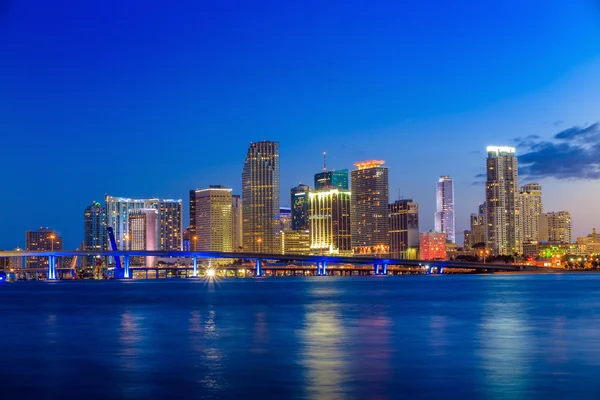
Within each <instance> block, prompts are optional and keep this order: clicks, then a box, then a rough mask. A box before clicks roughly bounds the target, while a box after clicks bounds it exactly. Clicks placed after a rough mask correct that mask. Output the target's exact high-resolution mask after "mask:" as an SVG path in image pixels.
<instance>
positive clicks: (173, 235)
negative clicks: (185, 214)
mask: <svg viewBox="0 0 600 400" xmlns="http://www.w3.org/2000/svg"><path fill="white" fill-rule="evenodd" d="M181 205H182V201H181V199H179V200H172V199H158V198H151V199H129V198H124V197H114V196H108V195H107V196H106V223H107V225H108V226H110V227H112V228H113V230H114V233H115V241H116V242H117V248H118V249H119V250H124V249H125V235H126V234H127V233H128V232H129V214H131V213H135V212H136V211H139V210H142V209H147V208H153V209H155V210H156V211H157V217H158V224H159V225H158V231H157V235H158V237H157V240H158V242H157V243H158V250H180V249H181V246H182V231H183V229H182V219H181Z"/></svg>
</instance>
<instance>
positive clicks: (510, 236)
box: [484, 146, 523, 256]
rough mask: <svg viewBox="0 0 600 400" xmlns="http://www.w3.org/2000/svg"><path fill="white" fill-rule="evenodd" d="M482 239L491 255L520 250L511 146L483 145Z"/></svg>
mask: <svg viewBox="0 0 600 400" xmlns="http://www.w3.org/2000/svg"><path fill="white" fill-rule="evenodd" d="M487 154H488V156H487V162H486V170H487V171H486V176H487V179H486V183H485V210H484V223H485V241H486V245H487V247H488V248H490V250H491V252H492V254H494V255H511V256H512V255H514V254H515V253H516V254H522V253H523V242H522V235H521V216H520V210H519V200H518V199H519V197H518V187H519V176H518V165H517V158H516V156H515V149H514V147H500V146H488V147H487Z"/></svg>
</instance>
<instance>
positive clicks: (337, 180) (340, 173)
mask: <svg viewBox="0 0 600 400" xmlns="http://www.w3.org/2000/svg"><path fill="white" fill-rule="evenodd" d="M322 189H344V190H347V189H348V170H347V169H339V170H335V171H324V172H319V173H318V174H315V190H322Z"/></svg>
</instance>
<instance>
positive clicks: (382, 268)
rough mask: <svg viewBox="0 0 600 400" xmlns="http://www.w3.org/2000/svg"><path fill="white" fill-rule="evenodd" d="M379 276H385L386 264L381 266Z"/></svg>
mask: <svg viewBox="0 0 600 400" xmlns="http://www.w3.org/2000/svg"><path fill="white" fill-rule="evenodd" d="M381 275H387V263H383V264H381Z"/></svg>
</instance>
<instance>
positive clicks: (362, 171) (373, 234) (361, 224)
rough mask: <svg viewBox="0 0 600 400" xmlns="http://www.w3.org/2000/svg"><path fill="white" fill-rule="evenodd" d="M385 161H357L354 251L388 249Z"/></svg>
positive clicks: (386, 174)
mask: <svg viewBox="0 0 600 400" xmlns="http://www.w3.org/2000/svg"><path fill="white" fill-rule="evenodd" d="M383 163H384V161H378V160H371V161H365V162H358V163H356V164H354V166H355V167H357V169H355V170H352V172H351V180H352V212H351V218H352V223H351V227H352V247H353V249H354V252H355V253H358V254H368V253H379V254H381V253H387V252H389V237H388V227H389V217H388V197H389V196H388V169H387V167H382V166H381V165H382V164H383Z"/></svg>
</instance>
